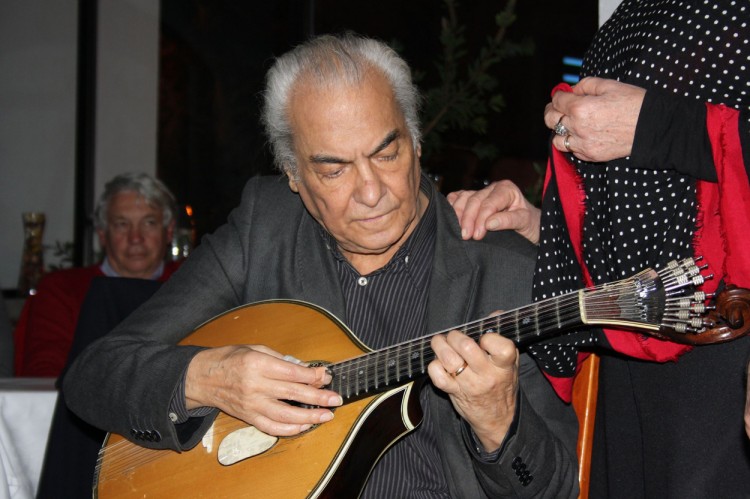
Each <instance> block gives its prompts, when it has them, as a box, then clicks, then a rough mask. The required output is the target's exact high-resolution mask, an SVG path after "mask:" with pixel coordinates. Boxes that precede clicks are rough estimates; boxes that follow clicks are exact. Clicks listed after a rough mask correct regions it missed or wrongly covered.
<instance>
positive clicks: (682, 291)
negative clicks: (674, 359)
mask: <svg viewBox="0 0 750 499" xmlns="http://www.w3.org/2000/svg"><path fill="white" fill-rule="evenodd" d="M699 261H700V259H699V258H697V259H693V258H686V259H684V260H681V261H671V262H669V263H668V264H667V265H666V266H665V267H664V268H662V269H660V270H658V271H656V270H653V269H646V270H644V271H642V272H639V273H638V274H636V275H634V276H633V277H630V278H628V279H624V280H622V281H616V282H614V283H609V284H605V285H602V286H597V287H594V288H589V289H586V290H584V291H583V295H582V296H583V300H582V301H583V306H582V311H583V312H582V315H583V318H584V322H585V323H586V324H592V325H594V324H595V325H601V326H604V327H607V326H609V327H614V328H618V329H626V330H635V331H639V332H643V333H646V334H650V335H652V336H655V337H657V338H660V339H669V340H672V341H675V342H677V343H685V344H691V345H701V344H709V343H720V342H724V341H729V340H731V339H734V338H737V337H739V336H744V335H745V334H747V332H748V330H750V291H748V290H746V289H742V288H735V287H727V288H725V289H724V290H723V291H721V292H720V293H719V294H718V295H717V296H716V297H714V296H713V295H708V294H706V293H704V292H703V291H700V289H699V288H700V286H701V285H702V284H703V283H704V282H705V281H706V280H707V279H710V278H712V277H713V276H712V275H703V274H702V272H703V271H704V270H706V266H703V267H700V266H698V262H699ZM714 298H715V299H714Z"/></svg>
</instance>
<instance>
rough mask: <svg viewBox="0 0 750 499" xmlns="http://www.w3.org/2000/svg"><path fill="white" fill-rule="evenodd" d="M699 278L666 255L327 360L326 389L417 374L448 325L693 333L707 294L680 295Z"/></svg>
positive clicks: (530, 331)
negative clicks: (660, 261)
mask: <svg viewBox="0 0 750 499" xmlns="http://www.w3.org/2000/svg"><path fill="white" fill-rule="evenodd" d="M702 283H703V277H702V276H701V275H700V269H699V268H698V267H697V266H696V265H695V262H694V261H693V260H692V259H686V260H683V261H682V262H670V264H669V265H668V266H667V267H666V268H665V269H663V270H661V271H659V272H657V271H655V270H652V269H646V270H644V271H642V272H640V273H638V274H636V275H634V276H632V277H630V278H628V279H624V280H621V281H616V282H613V283H609V284H604V285H602V286H597V287H593V288H587V289H582V290H579V291H574V292H571V293H568V294H564V295H561V296H558V297H552V298H548V299H545V300H542V301H539V302H536V303H533V304H531V305H527V306H524V307H521V308H517V309H514V310H510V311H507V312H503V313H501V314H499V315H496V316H493V317H487V318H484V319H480V320H477V321H473V322H469V323H466V324H463V325H460V326H455V327H452V328H449V329H446V330H444V331H439V332H436V333H433V334H430V335H427V336H423V337H421V338H417V339H414V340H410V341H406V342H403V343H399V344H396V345H393V346H390V347H388V348H384V349H382V350H378V351H375V352H370V353H366V354H364V355H361V356H358V357H355V358H352V359H349V360H345V361H343V362H339V363H336V364H332V365H330V366H328V368H329V370H330V371H331V373H332V375H333V381H332V382H331V385H330V386H329V388H330V389H332V390H334V391H336V392H338V393H339V394H340V395H341V396H342V398H343V399H344V402H345V403H347V402H353V401H355V400H359V399H361V398H364V397H369V396H371V395H373V394H376V393H379V392H383V391H387V390H389V389H392V388H395V387H397V386H401V385H403V384H406V383H409V382H411V381H414V380H416V379H419V378H421V377H423V376H425V375H426V373H427V366H428V365H429V363H430V362H431V361H432V360H434V359H435V353H434V352H433V351H432V348H431V347H430V340H431V339H432V337H433V336H435V335H437V334H444V333H447V332H448V331H451V330H454V329H457V330H459V331H461V332H463V333H464V334H466V335H467V336H469V337H471V338H473V339H474V340H476V341H479V339H480V338H481V337H482V336H483V335H485V334H488V333H497V334H500V335H502V336H504V337H506V338H508V339H509V340H511V341H513V342H514V343H515V344H516V345H517V346H519V347H523V346H526V345H528V344H530V343H534V342H536V341H540V340H542V339H545V338H548V337H550V336H553V335H558V334H561V333H563V332H566V331H570V330H572V329H575V328H578V327H581V326H593V325H596V326H602V327H615V328H620V329H630V330H636V331H640V332H645V333H649V334H652V335H654V336H658V337H662V335H661V334H660V333H661V332H663V331H665V330H666V329H669V330H672V331H677V332H681V333H684V332H686V331H692V332H696V331H699V330H700V329H701V328H702V327H703V324H702V322H701V320H700V319H698V318H696V316H697V315H698V314H699V313H701V312H703V311H704V310H705V308H703V309H702V308H701V307H703V301H704V300H705V298H706V297H705V295H704V294H703V293H694V295H693V296H692V297H689V298H686V297H684V296H683V293H684V290H685V288H692V287H694V286H698V285H700V284H702Z"/></svg>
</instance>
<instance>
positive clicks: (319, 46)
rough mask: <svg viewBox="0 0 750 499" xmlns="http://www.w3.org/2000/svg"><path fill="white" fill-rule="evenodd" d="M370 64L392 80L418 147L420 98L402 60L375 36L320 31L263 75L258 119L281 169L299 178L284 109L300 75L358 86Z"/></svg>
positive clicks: (326, 83) (324, 82) (327, 83)
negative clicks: (260, 109)
mask: <svg viewBox="0 0 750 499" xmlns="http://www.w3.org/2000/svg"><path fill="white" fill-rule="evenodd" d="M370 69H376V70H378V71H380V72H381V73H382V74H383V75H384V76H385V77H386V78H387V80H388V82H389V83H390V85H391V89H392V90H393V95H394V97H395V99H396V102H397V103H398V106H399V108H400V109H401V112H402V113H403V116H404V120H405V121H406V127H407V129H408V130H409V134H410V135H411V139H412V143H413V145H414V148H415V150H416V148H417V147H418V145H419V142H420V140H421V138H422V132H421V130H420V125H419V104H420V97H419V90H418V89H417V87H416V86H415V85H414V83H412V80H411V70H410V69H409V65H408V64H407V63H406V61H404V60H403V59H402V58H401V57H400V56H399V55H398V54H397V53H396V52H395V51H394V50H393V49H392V48H390V47H389V46H388V45H386V44H385V43H383V42H381V41H378V40H373V39H370V38H364V37H361V36H358V35H355V34H352V33H347V34H343V35H340V36H334V35H321V36H318V37H316V38H313V39H311V40H309V41H307V42H305V43H303V44H302V45H299V46H298V47H296V48H294V49H292V50H291V51H289V52H287V53H286V54H284V55H282V56H281V57H279V58H277V59H276V62H275V63H274V65H273V67H271V69H270V70H269V71H268V74H267V76H266V90H265V94H264V106H263V115H262V120H263V125H264V126H265V129H266V134H267V135H268V139H269V141H270V143H271V148H272V150H273V156H274V163H275V164H276V167H277V168H278V169H279V170H281V172H282V173H291V175H292V176H293V177H294V178H295V179H297V180H298V179H299V176H298V172H297V161H296V158H295V156H294V147H293V142H292V141H293V139H294V138H293V137H292V128H291V124H290V121H289V109H288V106H289V98H290V96H291V94H292V91H293V90H294V86H295V85H296V84H297V83H298V82H300V81H302V80H303V79H305V81H306V82H307V81H309V82H313V83H314V84H315V85H317V86H320V87H324V86H335V85H336V84H340V83H346V84H350V85H356V84H359V83H361V82H362V81H363V79H364V77H365V75H366V74H367V71H368V70H370Z"/></svg>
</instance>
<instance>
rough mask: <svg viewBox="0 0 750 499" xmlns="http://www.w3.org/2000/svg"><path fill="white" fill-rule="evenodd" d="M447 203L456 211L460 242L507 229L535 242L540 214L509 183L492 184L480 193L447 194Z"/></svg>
mask: <svg viewBox="0 0 750 499" xmlns="http://www.w3.org/2000/svg"><path fill="white" fill-rule="evenodd" d="M448 202H449V203H450V204H451V206H453V209H454V210H456V215H457V216H458V221H459V223H460V224H461V236H462V237H463V238H464V239H476V240H480V239H482V238H483V237H484V236H485V235H486V234H487V231H488V230H493V231H494V230H508V229H510V230H515V231H516V232H518V233H519V234H521V235H522V236H523V237H525V238H526V239H528V240H529V241H531V242H532V243H534V244H538V243H539V223H540V220H541V217H542V212H541V211H540V210H539V208H537V207H536V206H534V205H533V204H531V203H529V202H528V200H527V199H526V198H525V197H524V195H523V193H522V192H521V189H519V188H518V186H517V185H516V184H514V183H513V182H511V181H510V180H501V181H499V182H493V183H491V184H490V185H488V186H487V187H485V188H484V189H482V190H481V191H457V192H451V193H450V194H448Z"/></svg>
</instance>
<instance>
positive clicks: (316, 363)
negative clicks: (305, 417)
mask: <svg viewBox="0 0 750 499" xmlns="http://www.w3.org/2000/svg"><path fill="white" fill-rule="evenodd" d="M330 365H331V363H330V362H325V361H322V360H315V361H312V362H308V363H307V366H308V367H320V366H330ZM329 373H330V374H331V376H333V373H332V372H331V371H330V370H329ZM330 386H331V385H330V384H328V385H326V386H324V387H323V388H329V387H330ZM285 402H286V403H287V404H289V405H293V406H296V407H302V408H304V409H315V408H317V407H320V406H317V405H310V404H303V403H301V402H297V401H294V400H286V401H285ZM329 409H331V411H333V412H336V408H335V407H330V408H329ZM318 426H320V425H319V424H314V425H312V426H311V427H310V428H308V429H307V430H305V431H303V432H301V433H298V434H297V435H294V437H298V436H300V435H304V434H306V433H309V432H311V431H313V430H314V429H315V428H317V427H318ZM294 437H292V438H294ZM282 438H285V437H282ZM287 438H288V437H287Z"/></svg>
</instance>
